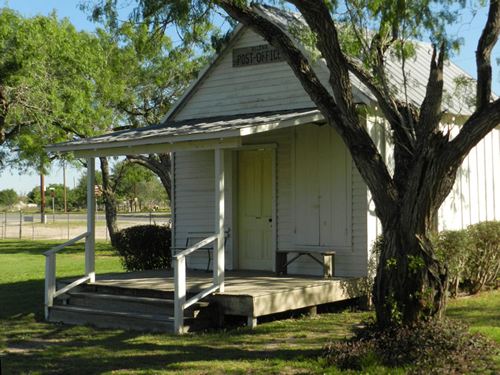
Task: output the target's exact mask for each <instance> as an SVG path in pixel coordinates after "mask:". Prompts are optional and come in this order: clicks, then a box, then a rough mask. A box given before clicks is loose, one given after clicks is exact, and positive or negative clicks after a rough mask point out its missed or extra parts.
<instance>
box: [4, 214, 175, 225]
mask: <svg viewBox="0 0 500 375" xmlns="http://www.w3.org/2000/svg"><path fill="white" fill-rule="evenodd" d="M46 215H47V221H48V222H53V221H54V220H55V221H56V222H61V221H63V222H67V221H68V220H69V221H86V220H87V214H85V213H77V214H73V213H70V214H64V213H56V214H55V215H53V214H52V213H51V212H47V213H46ZM24 216H33V218H34V220H35V222H40V213H39V212H35V213H31V212H26V213H23V217H24ZM117 216H118V217H117V219H118V220H120V221H133V222H143V223H149V221H150V220H153V221H161V222H164V221H168V219H170V214H169V213H165V212H158V213H157V212H154V213H151V214H150V213H149V212H137V213H121V214H118V215H117ZM5 218H7V221H8V222H13V221H17V222H19V212H7V214H5V213H4V212H0V222H3V221H4V220H5ZM96 220H97V221H104V220H105V216H104V213H102V212H98V213H97V215H96Z"/></svg>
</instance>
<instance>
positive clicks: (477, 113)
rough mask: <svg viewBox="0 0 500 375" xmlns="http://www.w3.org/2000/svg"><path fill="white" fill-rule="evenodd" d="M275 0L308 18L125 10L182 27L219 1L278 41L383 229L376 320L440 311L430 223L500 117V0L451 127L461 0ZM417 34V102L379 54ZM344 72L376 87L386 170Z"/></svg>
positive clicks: (443, 276)
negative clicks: (427, 55) (446, 112)
mask: <svg viewBox="0 0 500 375" xmlns="http://www.w3.org/2000/svg"><path fill="white" fill-rule="evenodd" d="M260 3H264V2H262V1H261V2H260ZM273 3H274V2H273ZM276 3H281V4H285V5H284V6H285V7H287V8H289V9H293V10H295V11H298V12H299V13H300V15H301V17H302V21H301V22H303V23H304V24H305V25H306V26H307V28H306V29H305V30H302V31H301V32H299V33H293V32H290V30H286V29H285V28H284V27H283V26H282V25H279V24H278V23H276V22H275V20H273V18H272V17H268V16H267V15H266V14H267V12H266V10H265V8H263V7H262V6H261V5H259V4H249V3H248V2H247V1H244V0H213V1H177V0H171V1H168V0H143V1H141V2H139V3H138V6H137V8H136V11H135V13H134V16H135V17H138V16H142V19H143V20H146V21H147V20H153V21H154V23H155V24H156V25H158V24H162V25H166V24H168V23H169V22H172V21H175V20H179V24H180V25H181V26H184V27H185V23H186V22H187V21H186V20H189V19H196V18H197V17H201V16H202V15H203V14H207V12H209V11H210V10H220V9H222V10H224V11H225V12H226V13H227V14H228V15H230V16H231V17H232V18H233V19H235V20H237V21H239V22H241V23H243V24H245V25H247V26H249V27H250V28H252V29H253V30H254V31H256V32H257V33H258V34H260V35H262V36H263V37H264V38H265V39H266V40H267V41H268V42H269V43H270V44H271V45H273V46H274V47H276V48H278V49H279V50H280V51H281V53H282V54H283V56H284V57H285V60H286V62H287V63H288V64H289V66H290V67H291V69H292V70H293V72H294V74H295V76H296V77H297V79H298V80H299V81H300V83H301V84H302V86H303V88H304V90H305V91H306V92H307V94H308V95H309V96H310V98H311V100H312V101H313V102H314V103H315V104H316V106H317V108H318V109H319V110H320V111H321V113H322V114H323V116H324V118H325V120H326V122H327V123H328V124H329V125H330V126H332V127H333V128H334V129H335V130H336V131H337V132H338V134H339V135H340V136H341V137H342V139H343V141H344V143H345V145H346V146H347V148H348V149H349V150H350V153H351V155H352V158H353V160H354V162H355V164H356V167H357V168H358V170H359V172H360V174H361V176H362V177H363V179H364V181H365V182H366V184H367V186H368V188H369V189H370V192H371V194H372V197H373V201H374V203H375V206H376V214H377V216H378V218H379V219H380V222H381V224H382V228H383V238H384V241H383V248H382V252H381V255H380V262H379V266H378V269H377V276H376V281H375V287H374V302H375V306H376V313H377V321H378V323H379V324H380V325H381V326H386V325H390V324H393V323H398V322H402V323H412V322H415V321H417V320H420V319H425V318H429V317H432V316H439V315H440V314H441V312H442V311H443V307H444V304H445V296H446V284H447V273H446V269H445V267H444V266H443V265H442V264H441V263H439V261H438V260H437V259H436V256H435V252H434V249H433V247H432V244H431V243H430V241H429V234H430V232H431V231H432V229H433V225H434V222H435V217H436V214H437V211H438V209H439V207H440V206H441V204H442V203H443V201H444V199H445V198H446V196H447V195H448V194H449V192H450V190H451V189H452V186H453V184H454V181H455V175H456V172H457V170H458V168H459V166H460V165H461V163H462V161H463V160H464V158H465V157H466V155H467V154H468V153H469V151H470V150H471V149H472V148H473V147H474V146H475V145H476V144H477V143H478V142H479V141H480V140H481V139H482V138H483V137H485V136H486V135H487V134H488V132H490V131H491V130H492V129H493V128H495V127H496V126H498V125H499V124H500V100H499V99H494V97H493V95H492V91H491V82H492V70H491V51H492V49H493V47H494V46H495V44H496V42H497V39H498V35H499V32H500V9H499V8H500V2H499V0H491V1H490V2H489V13H488V18H487V20H486V23H485V26H484V29H483V31H482V34H481V37H480V39H479V41H478V43H477V51H476V62H477V83H476V89H475V107H474V110H473V113H472V114H471V115H470V116H468V117H467V118H466V119H465V120H464V122H463V124H462V125H461V127H460V131H459V132H458V134H457V135H456V136H454V137H452V136H450V134H449V133H448V132H444V131H443V130H442V128H441V127H440V124H441V121H442V119H443V100H444V99H443V98H444V94H445V93H444V90H443V67H444V64H445V60H446V59H447V58H448V53H449V51H450V49H451V48H452V47H454V46H455V45H456V43H455V41H453V40H451V39H450V38H449V36H448V35H447V33H446V30H447V25H448V24H449V23H452V22H455V21H456V19H457V15H458V14H459V12H460V10H461V7H462V6H463V5H464V3H463V2H456V3H455V2H453V1H449V0H437V1H406V2H405V1H399V0H394V1H375V0H346V1H345V2H343V3H340V2H334V1H327V0H289V1H281V2H276ZM113 4H114V5H116V1H103V2H102V1H101V2H100V3H98V4H97V9H101V10H102V9H106V6H104V7H103V5H107V6H108V9H110V8H109V7H110V6H111V8H112V5H113ZM182 9H183V10H184V12H182ZM179 12H181V14H183V17H180V16H179ZM176 17H178V19H177V18H176ZM299 34H302V35H306V37H305V39H308V40H310V41H312V44H313V45H314V47H315V48H316V50H317V51H318V52H319V53H320V55H321V57H322V58H323V59H324V60H325V62H326V66H327V68H328V70H329V79H328V81H327V82H324V81H320V80H319V79H318V76H317V75H316V72H315V71H314V69H313V68H312V61H311V56H309V55H307V54H306V52H304V49H301V48H299V47H298V45H297V43H296V40H295V39H296V38H300V37H301V36H300V35H299ZM424 36H428V37H430V40H431V42H432V44H433V54H432V57H431V59H430V63H429V68H430V73H429V75H428V77H427V83H426V91H425V97H424V98H423V100H422V101H421V102H420V103H418V105H415V103H412V102H410V101H409V100H404V99H401V96H399V95H397V93H395V91H394V90H393V88H392V87H391V83H390V80H389V77H388V76H387V73H386V71H387V70H386V62H387V60H388V54H389V53H395V54H396V55H398V56H399V58H400V59H401V63H402V64H404V59H405V58H408V57H409V55H410V54H411V45H412V40H413V39H415V38H423V37H424ZM361 61H362V62H361ZM352 76H355V77H356V78H357V79H358V80H360V81H361V82H362V83H363V84H364V85H365V86H366V88H367V89H368V90H369V91H370V92H371V94H372V95H373V96H374V97H375V98H376V100H377V102H378V107H379V109H380V112H381V114H382V115H383V116H384V117H385V119H386V121H387V123H388V126H389V130H388V131H389V133H390V137H391V139H392V140H393V144H394V170H393V171H392V172H391V169H390V168H389V167H388V165H387V164H386V162H385V161H384V159H383V157H382V155H381V154H380V153H379V151H378V149H377V147H376V145H375V143H374V141H373V140H372V138H371V137H370V134H369V133H368V131H367V129H366V127H365V123H364V121H363V119H362V116H360V114H359V112H358V108H357V106H356V103H355V100H354V98H353V90H352V86H353V83H352ZM407 85H409V86H407ZM404 86H406V87H404V88H403V90H411V89H412V88H411V83H409V82H405V84H404ZM403 97H404V96H403Z"/></svg>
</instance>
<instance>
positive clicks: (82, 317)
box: [48, 306, 188, 332]
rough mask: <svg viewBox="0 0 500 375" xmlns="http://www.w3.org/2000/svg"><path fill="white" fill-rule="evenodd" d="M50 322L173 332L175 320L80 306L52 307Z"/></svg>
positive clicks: (159, 316) (160, 316)
mask: <svg viewBox="0 0 500 375" xmlns="http://www.w3.org/2000/svg"><path fill="white" fill-rule="evenodd" d="M48 320H49V321H50V322H54V323H55V322H60V323H64V324H74V325H87V324H88V325H91V326H95V327H100V328H120V329H126V330H134V331H148V332H173V330H174V319H173V317H170V316H166V315H165V316H163V315H154V314H139V313H130V312H124V311H108V310H101V309H95V308H88V307H80V306H78V307H77V306H52V307H51V308H50V309H49V319H48ZM186 329H188V328H186Z"/></svg>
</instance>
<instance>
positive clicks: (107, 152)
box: [46, 108, 323, 157]
mask: <svg viewBox="0 0 500 375" xmlns="http://www.w3.org/2000/svg"><path fill="white" fill-rule="evenodd" d="M322 121H323V116H322V115H321V113H320V112H319V111H318V110H317V109H315V108H305V109H299V110H291V111H277V112H264V113H251V114H242V115H232V116H223V117H212V118H205V119H192V120H182V121H167V122H165V123H163V124H162V125H156V126H149V127H145V128H139V129H129V130H122V131H117V132H113V133H108V134H104V135H100V136H96V137H91V138H82V139H77V140H74V141H69V142H64V143H57V144H53V145H50V146H47V148H46V149H47V151H49V152H61V153H64V152H73V153H74V154H75V156H77V157H95V156H113V155H131V154H146V153H155V152H171V151H180V150H195V149H213V148H229V147H237V146H238V145H239V144H241V137H243V136H247V135H250V134H256V133H262V132H266V131H270V130H274V129H279V128H285V127H290V126H297V125H301V124H307V123H318V122H322Z"/></svg>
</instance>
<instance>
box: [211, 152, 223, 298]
mask: <svg viewBox="0 0 500 375" xmlns="http://www.w3.org/2000/svg"><path fill="white" fill-rule="evenodd" d="M224 172H225V170H224V150H223V149H216V150H215V233H216V234H217V241H216V245H215V251H214V263H213V273H214V276H213V278H214V284H215V285H218V286H219V291H220V292H224V268H225V260H224V213H225V211H224V200H225V197H224V174H225V173H224Z"/></svg>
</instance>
